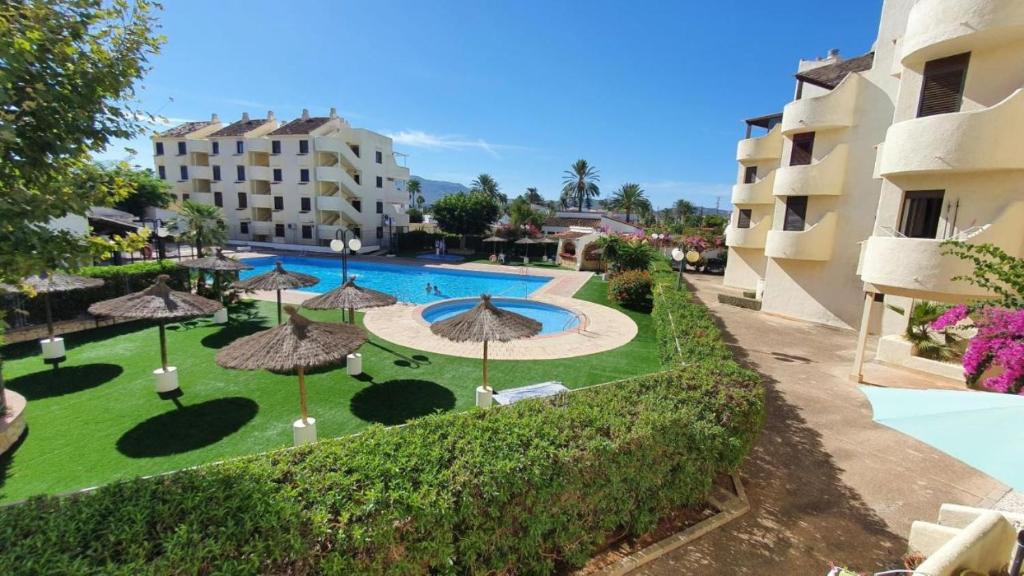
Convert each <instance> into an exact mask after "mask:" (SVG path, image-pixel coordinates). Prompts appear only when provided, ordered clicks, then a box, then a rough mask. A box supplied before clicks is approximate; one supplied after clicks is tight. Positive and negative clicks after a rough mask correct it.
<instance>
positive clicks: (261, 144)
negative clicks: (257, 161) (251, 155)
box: [245, 138, 270, 154]
mask: <svg viewBox="0 0 1024 576" xmlns="http://www.w3.org/2000/svg"><path fill="white" fill-rule="evenodd" d="M245 151H246V152H263V153H265V154H270V140H268V139H266V138H251V139H249V140H246V141H245Z"/></svg>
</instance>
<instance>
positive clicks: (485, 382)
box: [484, 340, 493, 392]
mask: <svg viewBox="0 0 1024 576" xmlns="http://www.w3.org/2000/svg"><path fill="white" fill-rule="evenodd" d="M484 390H491V391H492V392H493V390H492V389H491V387H490V386H488V385H487V340H484Z"/></svg>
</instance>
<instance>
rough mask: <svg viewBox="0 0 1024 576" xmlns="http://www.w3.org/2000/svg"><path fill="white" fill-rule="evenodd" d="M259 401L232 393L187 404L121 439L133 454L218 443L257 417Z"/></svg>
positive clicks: (120, 449) (121, 446)
mask: <svg viewBox="0 0 1024 576" xmlns="http://www.w3.org/2000/svg"><path fill="white" fill-rule="evenodd" d="M259 410H260V407H259V404H257V403H256V402H253V401H252V400H250V399H248V398H242V397H240V396H232V397H229V398H218V399H216V400H209V401H207V402H202V403H200V404H193V405H185V406H182V407H180V408H177V409H174V410H170V411H168V412H164V413H163V414H159V415H157V416H154V417H152V418H150V419H149V420H146V421H145V422H141V423H139V424H138V425H137V426H135V427H134V428H132V429H131V430H129V431H127V432H125V433H124V434H123V435H122V436H121V437H120V438H119V439H118V440H117V450H118V452H120V453H121V454H124V455H125V456H128V457H129V458H155V457H158V456H170V455H172V454H182V453H184V452H191V451H192V450H198V449H199V448H204V447H206V446H210V445H211V444H216V443H217V442H219V441H221V440H223V439H224V438H227V437H228V436H230V435H232V434H234V433H235V432H237V431H238V430H240V429H241V428H242V427H243V426H245V425H246V424H247V423H248V422H249V421H250V420H252V419H253V418H255V417H256V414H257V413H258V412H259Z"/></svg>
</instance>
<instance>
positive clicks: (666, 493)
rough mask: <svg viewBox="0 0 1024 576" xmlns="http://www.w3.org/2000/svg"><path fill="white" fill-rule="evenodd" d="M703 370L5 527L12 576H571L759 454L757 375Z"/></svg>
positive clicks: (287, 459) (677, 371) (74, 507)
mask: <svg viewBox="0 0 1024 576" xmlns="http://www.w3.org/2000/svg"><path fill="white" fill-rule="evenodd" d="M673 292H675V291H674V289H672V288H671V287H670V286H665V285H660V286H659V289H658V290H657V291H656V295H655V314H657V315H665V316H666V317H667V316H669V315H671V318H672V319H673V322H675V326H676V327H677V329H678V328H680V327H681V326H682V327H685V326H688V325H691V324H692V325H694V326H699V325H702V322H703V320H700V319H699V317H700V314H699V313H698V312H697V311H696V310H688V309H689V308H690V307H695V306H697V305H696V304H694V303H693V302H690V301H689V300H686V299H684V300H678V299H676V298H675V297H674V296H675V295H674V294H673ZM677 307H681V310H677V309H676V308H677ZM659 308H662V310H659ZM668 308H671V310H669V309H668ZM705 314H706V311H705ZM663 325H664V324H662V323H659V326H663ZM722 349H725V348H724V346H723V347H722ZM725 350H726V351H727V349H725ZM698 352H699V350H697V349H693V350H691V349H689V348H687V349H686V352H685V353H683V354H675V355H674V356H673V357H671V358H669V359H668V361H669V363H670V364H673V365H675V367H673V368H672V369H670V370H666V371H664V372H660V373H657V374H651V375H647V376H642V377H638V378H633V379H630V380H624V381H620V382H615V383H611V384H606V385H601V386H595V387H592V388H588V389H584V390H579V391H576V392H573V393H571V394H567V395H564V396H561V397H556V398H553V399H548V400H543V401H542V400H534V401H526V402H520V403H517V404H515V405H513V406H511V407H507V408H501V409H493V410H488V411H481V410H473V411H469V412H462V413H452V414H439V415H434V416H428V417H425V418H421V419H418V420H414V421H412V422H411V423H409V424H408V425H406V426H404V427H400V428H383V427H381V426H374V427H371V428H370V429H368V430H367V431H366V432H365V433H362V434H359V435H356V436H349V437H344V438H339V439H334V440H326V441H322V442H319V443H317V444H315V445H311V446H306V447H303V448H297V449H289V450H281V451H278V452H272V453H267V454H261V455H256V456H251V457H246V458H242V459H237V460H233V461H229V462H226V463H222V464H216V465H209V466H204V467H200V468H195V469H189V470H185V471H181V472H177V473H174V474H171V475H165V476H160V477H156V478H151V479H136V480H131V481H126V482H122V483H117V484H113V485H109V486H105V487H101V488H99V489H97V490H95V491H93V492H91V493H87V494H80V495H77V496H72V497H66V498H57V497H40V498H36V499H33V500H30V501H29V502H27V503H25V504H23V505H18V506H13V507H8V508H5V509H0V542H2V543H3V545H2V546H0V566H4V567H5V568H6V569H7V570H9V571H10V573H23V574H34V573H41V572H46V573H69V574H71V573H98V572H102V573H104V574H108V573H111V574H165V573H176V574H207V573H264V574H279V573H288V574H403V575H404V574H410V575H411V574H546V573H552V572H563V571H566V570H568V569H571V568H573V567H577V566H580V565H582V564H583V563H584V562H585V561H586V560H587V559H588V558H590V557H591V556H592V555H593V554H594V553H595V552H596V551H598V550H599V549H600V547H601V546H602V544H603V543H604V542H606V541H607V539H608V538H609V537H610V536H611V535H632V536H637V535H641V534H643V533H645V532H647V531H649V530H650V529H651V528H653V527H654V526H655V525H656V523H657V521H658V519H659V518H660V517H662V516H664V515H665V514H666V513H668V512H669V511H671V510H673V509H676V508H678V507H680V506H689V505H696V504H699V503H701V502H703V501H704V499H705V497H706V495H707V493H708V491H709V490H710V488H711V485H712V482H713V479H714V478H715V476H716V475H718V474H721V473H723V472H730V471H734V470H735V469H736V468H737V467H738V466H739V465H740V463H741V462H742V460H743V458H744V457H745V455H746V454H747V453H748V451H749V450H750V447H751V445H752V443H753V441H754V439H755V437H756V435H757V432H758V430H759V429H760V426H761V421H762V418H763V409H764V408H763V393H762V390H761V387H760V384H759V382H758V379H757V376H756V374H754V373H752V372H749V371H747V370H744V369H742V368H740V367H739V366H737V365H736V363H735V362H733V361H732V360H727V361H724V362H718V361H716V355H717V353H718V352H717V351H716V352H714V353H713V354H712V355H711V356H709V357H707V358H704V357H701V356H700V355H699V353H698ZM691 354H693V356H692V357H691V356H690V355H691ZM683 357H686V358H688V360H687V361H686V362H687V363H686V365H685V366H680V365H679V363H680V361H681V359H682V358H683Z"/></svg>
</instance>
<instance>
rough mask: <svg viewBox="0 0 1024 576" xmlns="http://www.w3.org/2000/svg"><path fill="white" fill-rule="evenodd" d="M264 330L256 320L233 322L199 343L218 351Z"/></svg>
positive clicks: (264, 327)
mask: <svg viewBox="0 0 1024 576" xmlns="http://www.w3.org/2000/svg"><path fill="white" fill-rule="evenodd" d="M264 329H266V326H264V325H263V323H262V322H261V321H260V320H258V319H257V320H242V321H238V322H234V321H233V322H231V323H230V324H228V325H226V326H224V327H223V328H221V329H220V330H217V331H216V332H213V333H211V334H208V335H206V336H204V337H203V339H202V340H200V341H199V343H200V344H202V345H203V346H205V347H207V348H213V349H219V348H223V347H224V346H227V345H228V344H231V343H232V342H234V341H235V340H238V339H239V338H242V337H243V336H248V335H250V334H255V333H256V332H259V331H260V330H264Z"/></svg>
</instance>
